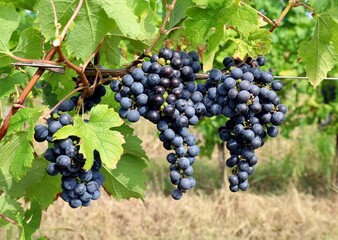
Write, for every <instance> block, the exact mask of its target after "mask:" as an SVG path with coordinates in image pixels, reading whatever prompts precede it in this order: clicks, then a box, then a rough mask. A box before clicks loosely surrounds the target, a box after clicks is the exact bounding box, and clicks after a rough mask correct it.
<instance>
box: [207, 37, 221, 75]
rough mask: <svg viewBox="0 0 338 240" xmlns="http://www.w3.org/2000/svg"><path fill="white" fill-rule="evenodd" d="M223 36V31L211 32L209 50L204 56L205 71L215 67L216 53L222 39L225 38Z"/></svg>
mask: <svg viewBox="0 0 338 240" xmlns="http://www.w3.org/2000/svg"><path fill="white" fill-rule="evenodd" d="M223 37H224V32H223V31H216V32H215V33H213V34H211V36H210V38H209V42H208V43H209V45H208V49H207V52H206V53H205V55H204V56H203V70H204V71H205V72H206V71H209V70H210V69H212V68H213V62H214V59H215V54H216V52H217V50H218V45H219V43H220V41H221V40H222V39H223Z"/></svg>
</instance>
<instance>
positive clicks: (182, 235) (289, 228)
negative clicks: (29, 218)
mask: <svg viewBox="0 0 338 240" xmlns="http://www.w3.org/2000/svg"><path fill="white" fill-rule="evenodd" d="M337 206H338V198H337V196H336V197H335V198H333V199H331V200H329V199H322V198H314V197H312V196H309V195H303V194H300V193H298V192H297V191H296V190H294V189H291V190H290V191H289V192H288V193H287V194H285V195H281V196H258V195H253V194H250V193H236V194H232V193H229V192H227V191H224V192H218V193H215V194H213V195H198V194H197V193H196V192H194V193H190V194H188V195H185V197H184V198H183V199H182V200H181V201H174V200H172V199H171V197H167V196H164V195H162V194H154V193H153V192H149V193H148V194H147V198H146V199H145V202H144V203H143V202H141V201H139V200H130V201H121V202H116V201H115V200H113V199H108V196H103V197H102V198H100V200H98V201H96V202H94V203H93V204H92V205H91V206H90V207H88V208H83V209H75V210H74V209H71V208H69V207H68V206H67V205H66V204H65V203H64V202H62V200H58V201H56V203H55V204H54V205H53V206H51V207H50V208H49V209H48V211H47V213H45V214H44V215H43V220H42V225H41V228H40V232H39V235H40V236H47V237H48V238H50V239H328V240H329V239H332V240H334V239H338V208H337Z"/></svg>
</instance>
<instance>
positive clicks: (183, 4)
mask: <svg viewBox="0 0 338 240" xmlns="http://www.w3.org/2000/svg"><path fill="white" fill-rule="evenodd" d="M192 5H193V2H192V0H185V1H177V2H176V5H175V8H174V10H173V11H172V12H171V14H170V19H169V27H170V28H173V27H174V26H175V25H176V24H178V23H179V22H180V21H181V20H182V19H183V18H185V17H186V15H185V10H187V9H188V8H189V7H191V6H192Z"/></svg>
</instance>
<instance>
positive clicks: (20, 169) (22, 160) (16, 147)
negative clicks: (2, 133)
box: [0, 131, 34, 180]
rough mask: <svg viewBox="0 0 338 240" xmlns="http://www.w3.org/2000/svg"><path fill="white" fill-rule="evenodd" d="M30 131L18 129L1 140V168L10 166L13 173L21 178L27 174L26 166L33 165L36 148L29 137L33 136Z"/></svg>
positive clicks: (17, 177) (15, 176)
mask: <svg viewBox="0 0 338 240" xmlns="http://www.w3.org/2000/svg"><path fill="white" fill-rule="evenodd" d="M30 135H31V134H30V133H29V132H28V131H18V132H15V133H14V134H12V135H7V136H6V138H5V139H3V140H2V141H1V142H0V149H1V153H0V159H2V160H3V161H2V164H3V165H2V166H1V168H9V171H10V173H11V175H12V176H13V177H14V178H15V179H17V180H19V179H21V178H22V177H23V176H24V175H25V174H26V168H28V167H31V165H32V161H33V158H34V155H33V153H34V149H33V147H32V146H31V144H30V142H29V141H28V140H27V139H30V138H31V137H32V136H30Z"/></svg>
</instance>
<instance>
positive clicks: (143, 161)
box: [102, 125, 149, 200]
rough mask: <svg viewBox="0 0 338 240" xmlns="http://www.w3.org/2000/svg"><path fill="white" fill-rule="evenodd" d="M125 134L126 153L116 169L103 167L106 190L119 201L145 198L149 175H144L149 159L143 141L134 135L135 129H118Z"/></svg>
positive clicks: (125, 127) (126, 127)
mask: <svg viewBox="0 0 338 240" xmlns="http://www.w3.org/2000/svg"><path fill="white" fill-rule="evenodd" d="M118 130H119V131H121V132H122V133H123V134H124V137H125V140H126V142H125V143H124V144H123V149H124V153H123V155H122V157H121V160H120V161H119V162H118V163H117V166H116V168H115V169H113V170H111V169H109V167H107V166H105V165H103V168H102V173H103V175H104V177H105V182H104V185H103V186H104V188H105V189H106V191H107V192H109V193H110V194H112V196H113V197H114V198H116V199H118V200H120V199H129V198H132V197H133V198H141V199H143V198H144V192H145V190H146V185H145V182H146V181H147V179H148V178H147V175H146V174H145V173H144V170H145V168H146V167H147V166H148V161H149V160H148V158H147V156H146V153H145V151H144V150H143V149H142V147H141V140H140V139H139V138H138V137H136V136H135V135H133V129H132V128H130V127H128V126H126V125H124V126H122V127H120V128H118Z"/></svg>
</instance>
